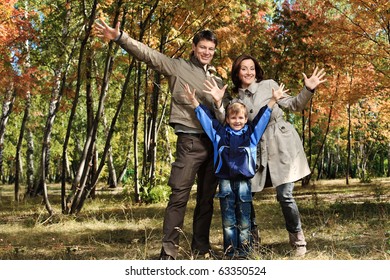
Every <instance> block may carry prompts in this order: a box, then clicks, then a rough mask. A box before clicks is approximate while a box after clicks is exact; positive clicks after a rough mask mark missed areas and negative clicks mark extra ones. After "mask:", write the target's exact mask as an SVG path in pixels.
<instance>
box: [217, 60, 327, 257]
mask: <svg viewBox="0 0 390 280" xmlns="http://www.w3.org/2000/svg"><path fill="white" fill-rule="evenodd" d="M263 73H264V72H263V70H262V68H261V67H260V64H259V63H258V61H257V60H256V59H255V58H254V57H252V56H250V55H241V56H239V57H237V58H236V60H235V61H234V63H233V66H232V73H231V77H232V81H233V84H234V88H233V92H234V93H236V94H238V96H239V98H240V99H241V100H242V101H243V103H244V104H245V105H246V106H247V108H248V111H249V114H248V119H249V120H250V121H251V120H252V119H253V117H254V116H256V115H257V113H258V111H259V109H260V108H261V107H263V106H264V105H266V104H267V103H268V102H269V101H270V99H271V98H272V89H278V88H279V85H278V84H277V83H276V82H275V81H273V80H263ZM303 76H304V82H305V87H304V88H303V89H302V90H301V92H300V93H299V94H298V95H297V96H295V97H293V96H290V95H288V94H284V98H283V99H280V100H279V101H278V102H277V104H276V105H275V106H274V108H273V110H272V115H271V119H270V122H269V124H268V126H267V128H266V130H265V132H264V134H263V137H262V139H261V141H260V143H259V147H258V150H257V151H258V154H257V157H258V158H257V167H258V169H257V172H256V175H255V177H254V178H253V179H252V180H251V185H252V192H259V191H261V190H262V189H263V188H264V187H268V186H275V187H276V198H277V200H278V202H279V204H280V206H281V209H282V212H283V216H284V219H285V223H286V224H285V225H286V229H287V231H288V234H289V240H290V244H291V246H292V247H293V248H294V251H295V255H296V256H303V255H304V254H305V253H306V241H305V237H304V234H303V230H302V225H301V218H300V214H299V210H298V206H297V204H296V202H295V200H294V197H293V189H294V182H295V181H297V180H300V179H302V178H303V177H305V176H307V175H309V174H310V168H309V165H308V163H307V159H306V155H305V152H304V150H303V146H302V143H301V140H300V138H299V135H298V133H297V132H296V130H295V129H294V127H293V126H292V125H291V124H290V123H289V122H287V121H285V120H284V118H283V116H284V113H283V111H282V109H281V108H280V107H283V108H285V109H288V110H291V111H301V110H303V109H304V107H305V105H306V104H307V102H308V101H309V100H310V98H311V97H312V95H313V93H314V89H315V88H316V87H317V86H318V85H319V84H322V83H324V82H325V81H326V79H323V77H324V76H325V72H324V69H321V70H319V71H318V68H317V67H316V68H315V70H314V72H313V75H312V76H311V77H310V78H307V76H306V75H305V74H304V73H303ZM209 88H210V86H209ZM209 93H211V94H212V95H213V98H214V100H215V103H216V105H217V106H218V105H219V106H220V108H221V110H223V106H221V104H222V92H221V91H220V90H217V89H216V88H215V86H214V89H213V90H209ZM254 216H255V215H254V212H253V215H252V217H253V225H252V229H251V231H252V232H257V229H256V224H255V223H254Z"/></svg>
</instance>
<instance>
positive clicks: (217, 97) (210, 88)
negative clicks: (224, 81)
mask: <svg viewBox="0 0 390 280" xmlns="http://www.w3.org/2000/svg"><path fill="white" fill-rule="evenodd" d="M204 86H205V87H206V89H205V90H203V92H205V93H208V94H210V95H211V96H212V97H213V99H214V103H215V106H216V107H217V108H219V107H221V105H222V98H223V96H224V94H225V90H226V88H227V86H228V85H225V86H224V87H223V88H219V87H218V85H217V82H216V81H215V80H214V79H212V82H210V81H209V80H206V82H205V83H204Z"/></svg>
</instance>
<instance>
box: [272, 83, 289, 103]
mask: <svg viewBox="0 0 390 280" xmlns="http://www.w3.org/2000/svg"><path fill="white" fill-rule="evenodd" d="M288 91H289V90H288V89H284V84H283V83H281V84H280V86H279V88H278V89H277V90H275V89H274V88H272V97H273V98H274V99H275V101H278V100H279V99H282V98H283V97H284V96H283V94H285V93H287V92H288Z"/></svg>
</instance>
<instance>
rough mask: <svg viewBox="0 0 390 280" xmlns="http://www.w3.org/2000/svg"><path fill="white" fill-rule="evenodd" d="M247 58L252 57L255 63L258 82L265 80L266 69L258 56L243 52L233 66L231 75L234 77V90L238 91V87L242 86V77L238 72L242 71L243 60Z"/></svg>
mask: <svg viewBox="0 0 390 280" xmlns="http://www.w3.org/2000/svg"><path fill="white" fill-rule="evenodd" d="M246 59H251V60H252V61H253V63H254V64H255V70H256V83H259V82H261V81H262V80H263V75H264V71H263V69H262V68H261V66H260V64H259V62H258V61H257V60H256V58H254V57H253V56H251V55H248V54H242V55H240V56H239V57H237V58H236V59H235V60H234V62H233V66H232V73H231V77H232V82H233V84H234V87H233V92H238V89H239V88H240V87H241V81H240V78H239V77H238V73H240V68H241V62H242V61H244V60H246Z"/></svg>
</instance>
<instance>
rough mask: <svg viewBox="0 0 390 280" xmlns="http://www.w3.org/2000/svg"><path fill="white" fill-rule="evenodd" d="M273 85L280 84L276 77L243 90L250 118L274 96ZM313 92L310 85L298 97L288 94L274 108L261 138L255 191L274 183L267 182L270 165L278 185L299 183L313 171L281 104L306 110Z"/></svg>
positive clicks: (275, 87) (242, 97) (277, 86)
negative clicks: (285, 118) (274, 79)
mask: <svg viewBox="0 0 390 280" xmlns="http://www.w3.org/2000/svg"><path fill="white" fill-rule="evenodd" d="M272 88H274V89H275V90H277V89H278V88H279V85H278V84H277V83H276V82H275V81H273V80H263V81H261V82H260V83H253V84H251V85H250V86H249V88H247V89H245V90H244V89H239V93H238V94H239V97H240V99H242V101H243V102H244V103H245V105H246V106H247V108H248V118H249V120H252V119H253V118H254V117H255V116H256V114H257V112H258V111H259V110H260V108H261V107H263V106H264V105H267V104H268V102H269V100H270V99H271V97H272ZM312 95H313V92H311V91H309V90H308V89H307V88H306V87H304V88H303V89H302V91H301V92H300V93H299V94H298V95H297V96H295V97H292V96H290V95H288V94H285V98H283V99H281V100H279V101H278V102H277V104H275V106H274V107H273V110H272V115H271V119H270V122H269V124H268V126H267V128H266V130H265V132H264V134H263V137H262V139H261V140H260V143H259V146H258V150H257V153H258V155H257V157H258V159H257V166H258V170H257V172H256V175H255V177H253V178H252V179H251V185H252V192H259V191H261V190H262V189H263V188H264V187H269V186H271V184H270V183H269V182H268V181H267V185H266V171H267V167H268V168H269V172H270V175H271V180H272V185H273V186H274V187H276V186H279V185H281V184H284V183H289V182H295V181H297V180H299V179H301V178H303V177H305V176H307V175H309V174H310V168H309V165H308V163H307V158H306V155H305V152H304V150H303V146H302V142H301V139H300V137H299V135H298V133H297V131H296V130H295V128H294V127H293V126H292V125H291V124H290V123H289V122H287V121H286V120H284V112H283V111H282V109H281V108H280V107H284V108H286V109H287V110H291V111H302V110H303V109H304V107H305V106H306V104H307V102H308V101H309V100H310V98H311V97H312Z"/></svg>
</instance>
